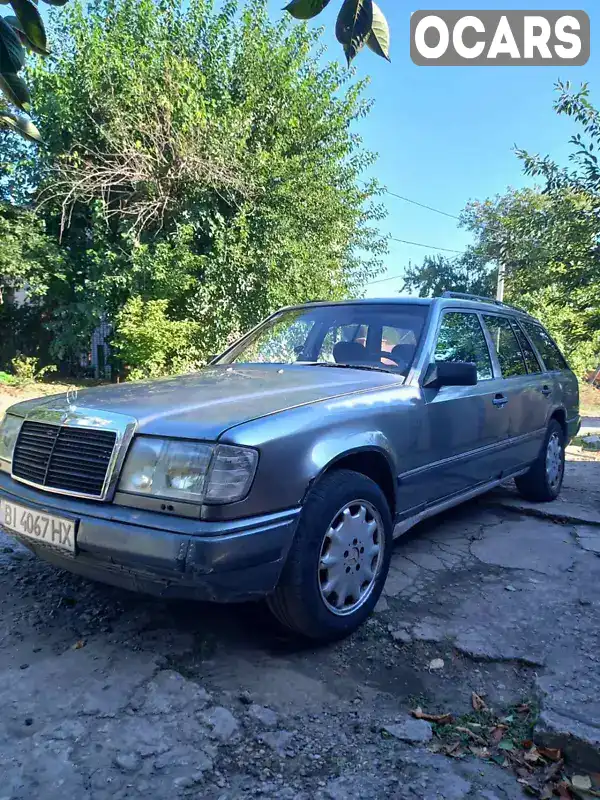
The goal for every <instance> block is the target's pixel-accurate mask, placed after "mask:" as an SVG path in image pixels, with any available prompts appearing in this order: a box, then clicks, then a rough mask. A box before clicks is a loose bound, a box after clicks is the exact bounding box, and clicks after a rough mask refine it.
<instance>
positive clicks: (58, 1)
mask: <svg viewBox="0 0 600 800" xmlns="http://www.w3.org/2000/svg"><path fill="white" fill-rule="evenodd" d="M68 2H69V0H44V3H46V5H49V6H66V5H67V3H68ZM36 5H37V3H36Z"/></svg>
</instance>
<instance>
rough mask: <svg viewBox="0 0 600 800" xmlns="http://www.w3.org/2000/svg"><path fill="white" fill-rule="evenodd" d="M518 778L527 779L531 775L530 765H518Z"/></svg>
mask: <svg viewBox="0 0 600 800" xmlns="http://www.w3.org/2000/svg"><path fill="white" fill-rule="evenodd" d="M517 775H518V776H519V778H524V779H527V778H529V776H530V775H531V767H519V769H518V770H517Z"/></svg>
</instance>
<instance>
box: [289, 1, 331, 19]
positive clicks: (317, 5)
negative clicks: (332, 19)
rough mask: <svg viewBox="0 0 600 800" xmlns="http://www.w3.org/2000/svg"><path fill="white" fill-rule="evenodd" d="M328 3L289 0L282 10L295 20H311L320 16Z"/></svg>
mask: <svg viewBox="0 0 600 800" xmlns="http://www.w3.org/2000/svg"><path fill="white" fill-rule="evenodd" d="M328 3H329V0H291V2H289V3H288V4H287V6H285V7H284V9H283V10H284V11H287V12H288V14H291V15H292V17H294V18H295V19H312V18H313V17H316V16H317V14H320V13H321V11H323V9H324V8H325V6H326V5H327V4H328Z"/></svg>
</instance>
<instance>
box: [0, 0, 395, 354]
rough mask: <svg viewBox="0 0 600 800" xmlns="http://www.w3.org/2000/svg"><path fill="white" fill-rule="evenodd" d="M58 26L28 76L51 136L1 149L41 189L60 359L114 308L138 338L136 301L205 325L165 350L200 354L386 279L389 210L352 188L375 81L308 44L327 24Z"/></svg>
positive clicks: (117, 7) (237, 17) (34, 194)
mask: <svg viewBox="0 0 600 800" xmlns="http://www.w3.org/2000/svg"><path fill="white" fill-rule="evenodd" d="M53 36H54V39H55V40H56V42H57V45H56V48H55V51H54V53H53V54H52V56H50V57H49V58H48V59H46V60H45V61H43V62H37V63H35V64H33V65H31V67H30V68H29V69H28V72H27V75H28V78H29V80H30V84H31V87H32V98H33V101H34V104H35V107H36V113H37V116H38V118H39V120H40V125H41V127H42V128H43V130H44V134H45V147H44V148H43V149H40V150H39V151H38V152H37V153H36V155H35V158H31V155H30V153H29V152H28V147H27V145H25V144H23V143H21V142H20V141H19V140H17V139H15V138H11V139H10V140H8V139H6V140H5V141H4V143H3V144H0V161H4V162H5V163H11V164H17V167H16V168H15V169H14V172H13V174H11V175H10V176H8V177H7V178H6V179H5V181H4V184H3V188H2V185H1V184H0V189H2V190H3V192H4V196H5V197H6V198H11V199H12V201H13V202H19V203H21V204H28V203H30V202H31V201H32V199H33V201H34V202H35V203H37V207H38V211H37V215H38V217H40V218H43V220H44V221H45V225H46V228H47V230H48V231H50V233H51V234H52V235H53V237H54V241H55V242H57V243H58V242H60V249H61V253H62V254H63V255H64V258H65V262H66V271H67V279H66V281H65V284H64V286H63V287H61V291H60V292H59V294H58V296H53V297H50V296H48V297H47V302H48V305H49V306H50V307H51V308H52V314H51V319H50V322H49V324H50V325H51V326H52V329H53V332H54V348H55V354H56V357H57V358H59V359H64V358H69V357H70V356H69V354H76V353H77V351H78V349H79V348H80V346H81V344H82V343H83V342H84V341H85V340H86V338H87V337H88V336H89V333H90V331H91V330H92V329H93V327H94V326H95V325H96V324H97V322H98V320H99V319H100V318H102V317H103V316H104V315H107V316H108V317H109V318H110V319H112V320H115V321H117V331H116V336H117V339H118V341H119V344H120V346H122V347H123V346H127V342H126V341H125V339H124V338H123V337H127V336H128V335H130V333H128V332H127V331H131V329H130V327H129V328H127V329H126V326H124V325H123V324H122V321H123V316H122V314H121V312H122V309H123V308H124V307H125V304H126V303H127V302H128V301H129V302H131V298H139V300H140V302H141V303H142V304H144V303H148V302H152V301H165V302H164V303H162V304H161V305H160V306H153V307H152V308H153V309H154V311H156V310H157V309H159V308H160V313H161V314H162V315H163V316H164V318H165V319H166V320H167V321H172V322H185V321H193V322H194V323H197V328H196V327H194V328H178V330H180V331H181V330H184V331H187V333H186V334H185V336H184V337H183V338H181V337H179V338H178V342H179V345H178V351H177V352H176V353H173V354H170V355H169V357H168V359H167V361H168V362H169V363H175V361H176V362H177V363H178V364H179V365H181V364H182V362H183V361H184V360H185V358H188V362H189V363H196V362H197V361H199V360H202V359H204V358H206V356H207V355H209V354H210V353H213V352H216V351H218V350H219V349H220V348H222V347H223V345H224V344H225V343H226V342H227V341H228V339H229V337H231V336H232V334H234V333H235V332H238V333H239V332H241V331H244V330H246V329H248V328H249V327H250V326H252V325H254V324H255V323H256V322H257V321H258V320H259V319H260V318H262V317H264V316H265V315H266V314H267V313H270V312H271V311H272V310H273V309H274V308H276V307H278V306H281V305H285V304H288V303H294V302H301V301H305V300H309V299H315V298H325V299H327V298H341V297H345V296H347V294H348V293H349V292H357V291H360V288H361V286H362V285H364V284H365V282H366V281H367V280H369V278H370V277H371V276H373V275H374V274H376V272H377V270H378V269H379V267H380V258H381V256H382V255H383V254H384V253H385V251H386V243H385V240H384V238H383V237H382V236H381V235H380V234H379V233H378V232H377V231H376V230H375V228H374V223H375V222H376V221H378V220H379V219H380V218H381V216H382V215H383V213H384V212H383V209H382V208H381V207H380V205H379V204H378V203H377V202H376V198H377V194H378V191H379V190H378V188H377V186H376V185H375V184H374V183H369V184H368V185H367V186H364V185H359V182H358V179H359V176H360V175H361V173H362V171H363V170H364V169H365V168H366V167H368V166H369V165H370V164H371V163H372V162H373V159H374V156H373V155H372V154H370V153H368V152H366V151H365V150H364V149H363V148H362V146H361V144H360V140H359V139H358V138H357V137H356V135H355V134H354V133H353V132H352V130H351V125H352V122H353V121H354V120H355V119H356V118H358V117H360V116H363V115H364V114H366V113H367V112H368V110H369V105H370V104H369V103H368V102H367V101H365V100H363V99H362V95H363V92H364V89H365V85H366V84H365V82H364V81H363V82H359V83H355V84H352V83H351V75H350V74H349V73H348V72H347V71H346V70H344V69H342V68H341V67H340V66H339V65H336V64H329V65H326V66H323V65H322V63H321V62H320V61H319V60H318V57H317V56H315V55H312V54H311V53H312V50H313V48H314V47H315V46H317V45H318V40H319V36H320V32H318V31H309V30H307V28H306V27H305V26H292V25H291V24H290V23H288V22H287V21H281V22H279V23H276V24H273V23H271V22H270V21H269V18H268V15H267V11H266V5H265V3H264V2H263V1H262V0H252V2H250V3H249V5H247V6H246V7H245V8H244V9H242V10H241V11H240V9H239V8H238V6H237V4H236V2H233V1H232V0H228V1H227V2H225V3H224V4H220V5H219V10H218V11H217V10H215V8H213V5H212V3H211V2H210V1H209V2H205V0H191V2H190V3H189V4H186V5H185V7H183V6H180V5H179V3H178V2H176V0H163V2H161V3H160V5H157V4H156V3H155V2H153V0H94V1H93V2H91V3H89V4H88V5H87V7H86V10H85V11H84V9H83V7H82V6H81V5H80V4H79V3H76V4H73V5H72V6H69V7H68V8H67V9H66V10H65V12H64V13H63V14H61V17H60V19H59V20H57V21H56V22H55V27H54V29H53ZM138 307H139V306H136V308H138ZM142 307H144V306H142ZM119 321H121V322H119ZM119 325H121V329H119ZM197 330H200V331H201V335H197ZM186 337H187V338H186ZM131 352H140V350H139V348H138V350H137V351H136V348H135V347H134V348H132V350H131ZM130 366H132V367H136V366H140V367H141V368H143V366H144V365H143V364H139V365H138V364H135V363H131V364H130Z"/></svg>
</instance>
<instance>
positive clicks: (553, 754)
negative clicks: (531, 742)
mask: <svg viewBox="0 0 600 800" xmlns="http://www.w3.org/2000/svg"><path fill="white" fill-rule="evenodd" d="M538 753H539V754H540V755H541V756H543V757H544V758H547V759H548V760H549V761H560V760H561V758H562V753H561V751H560V750H559V749H558V748H554V747H538Z"/></svg>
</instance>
